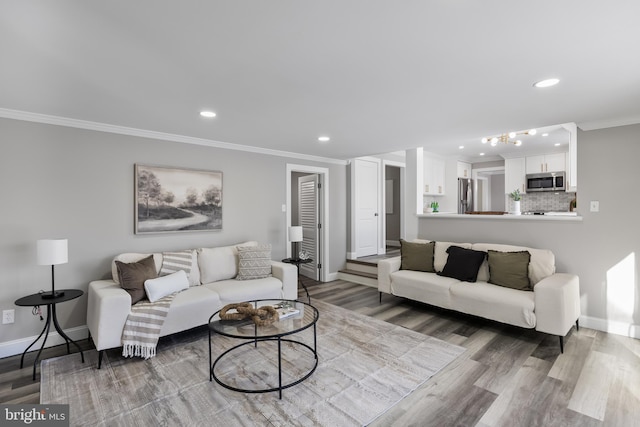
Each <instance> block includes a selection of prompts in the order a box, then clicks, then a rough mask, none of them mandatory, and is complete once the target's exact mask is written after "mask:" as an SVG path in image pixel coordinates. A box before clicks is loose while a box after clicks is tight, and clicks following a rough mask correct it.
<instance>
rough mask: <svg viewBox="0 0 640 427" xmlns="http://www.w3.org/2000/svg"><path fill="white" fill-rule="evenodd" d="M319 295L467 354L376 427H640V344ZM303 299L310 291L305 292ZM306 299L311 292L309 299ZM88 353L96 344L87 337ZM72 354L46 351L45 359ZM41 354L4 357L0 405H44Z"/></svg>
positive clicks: (344, 285) (343, 285) (316, 293)
mask: <svg viewBox="0 0 640 427" xmlns="http://www.w3.org/2000/svg"><path fill="white" fill-rule="evenodd" d="M305 284H306V285H307V287H308V289H309V292H310V294H311V298H312V302H313V299H320V300H323V301H326V302H328V303H331V304H335V305H338V306H341V307H344V308H347V309H350V310H353V311H356V312H359V313H362V314H365V315H368V316H372V317H375V318H378V319H382V320H385V321H387V322H391V323H394V324H397V325H401V326H404V327H406V328H409V329H412V330H415V331H419V332H422V333H425V334H428V335H431V336H433V337H436V338H439V339H442V340H444V341H447V342H450V343H454V344H457V345H460V346H462V347H465V348H466V349H467V351H466V352H465V353H464V354H462V356H460V357H459V358H458V359H456V360H455V361H454V362H453V363H451V364H450V365H449V366H447V367H446V368H445V369H443V370H442V371H441V372H439V373H438V374H436V375H435V376H434V377H433V378H431V379H430V380H429V381H427V382H426V383H425V384H423V386H421V387H420V388H419V389H418V390H416V391H414V392H413V393H411V394H410V395H409V396H407V397H406V398H405V399H404V400H403V401H402V402H400V403H399V404H398V405H396V407H394V408H392V409H391V410H390V411H388V412H387V413H386V414H384V415H383V416H382V417H381V418H379V419H378V420H376V422H374V424H373V425H374V426H420V427H422V426H438V427H440V426H479V427H487V426H510V427H511V426H545V427H546V426H607V427H608V426H640V341H638V340H634V339H631V338H625V337H621V336H618V335H612V334H607V333H604V332H599V331H594V330H590V329H585V328H580V331H576V330H575V328H574V329H573V330H572V331H571V333H570V334H569V336H568V337H567V338H566V339H565V352H564V354H562V355H561V354H560V349H559V344H558V339H557V337H552V336H548V335H546V334H541V333H538V332H535V331H532V330H526V329H522V328H516V327H510V326H506V325H502V324H499V323H495V322H491V321H488V320H483V319H480V318H477V317H472V316H466V315H461V314H457V313H454V312H449V311H446V310H441V309H438V308H434V307H430V306H426V305H423V304H419V303H415V302H411V301H408V300H405V299H402V298H396V297H393V296H389V295H384V296H383V298H382V304H380V303H379V302H378V301H379V300H378V292H377V290H376V289H373V288H370V287H367V286H362V285H357V284H353V283H349V282H345V281H340V280H338V281H334V282H330V283H317V282H313V281H312V280H309V279H305ZM300 296H301V298H302V293H301V295H300ZM305 297H306V295H305ZM79 344H80V345H81V347H82V348H83V349H89V348H91V347H92V345H91V344H90V343H89V342H88V341H87V340H83V341H80V342H79ZM65 353H66V347H64V346H58V347H53V348H50V349H46V350H45V352H44V354H43V357H55V356H58V355H61V354H65ZM33 357H35V354H30V355H27V358H26V363H27V366H26V367H25V368H23V369H18V367H19V364H20V356H12V357H8V358H5V359H0V403H38V402H39V398H40V376H39V373H38V375H37V377H36V381H35V382H34V381H32V380H31V373H32V371H31V369H32V365H29V361H31V363H32V361H33Z"/></svg>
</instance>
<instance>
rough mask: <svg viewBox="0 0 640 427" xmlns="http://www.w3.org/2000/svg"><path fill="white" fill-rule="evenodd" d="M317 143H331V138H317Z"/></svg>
mask: <svg viewBox="0 0 640 427" xmlns="http://www.w3.org/2000/svg"><path fill="white" fill-rule="evenodd" d="M318 141H320V142H329V141H331V138H329V137H328V136H319V137H318Z"/></svg>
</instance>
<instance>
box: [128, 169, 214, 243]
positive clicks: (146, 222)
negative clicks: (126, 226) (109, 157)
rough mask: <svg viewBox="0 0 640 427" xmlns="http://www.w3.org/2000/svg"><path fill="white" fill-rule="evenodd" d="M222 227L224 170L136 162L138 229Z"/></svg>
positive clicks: (171, 229) (142, 231)
mask: <svg viewBox="0 0 640 427" xmlns="http://www.w3.org/2000/svg"><path fill="white" fill-rule="evenodd" d="M218 230H222V172H219V171H207V170H198V169H176V168H169V167H163V166H146V165H139V164H136V165H135V233H136V234H144V233H169V232H176V231H218Z"/></svg>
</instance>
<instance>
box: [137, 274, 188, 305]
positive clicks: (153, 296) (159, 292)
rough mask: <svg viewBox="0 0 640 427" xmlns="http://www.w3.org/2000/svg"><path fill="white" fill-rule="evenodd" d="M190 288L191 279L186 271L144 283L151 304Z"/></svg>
mask: <svg viewBox="0 0 640 427" xmlns="http://www.w3.org/2000/svg"><path fill="white" fill-rule="evenodd" d="M188 287H189V278H188V277H187V273H185V271H184V270H178V271H176V272H175V273H171V274H167V275H166V276H162V277H158V278H157V279H147V280H145V281H144V291H145V293H146V294H147V299H148V300H149V301H151V302H155V301H158V300H159V299H160V298H163V297H166V296H167V295H171V294H172V293H174V292H179V291H182V290H184V289H187V288H188Z"/></svg>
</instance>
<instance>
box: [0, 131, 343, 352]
mask: <svg viewBox="0 0 640 427" xmlns="http://www.w3.org/2000/svg"><path fill="white" fill-rule="evenodd" d="M0 144H1V147H2V151H1V153H2V154H1V157H0V201H1V203H2V221H0V271H2V274H0V289H2V293H1V294H0V309H10V308H15V310H16V322H15V324H13V325H1V324H0V344H2V343H6V342H8V341H11V340H17V339H20V338H26V337H32V336H34V335H37V334H38V333H39V332H40V330H41V328H42V326H43V325H42V323H41V322H40V321H39V319H37V318H36V317H34V316H32V315H31V310H30V309H29V308H19V307H16V306H15V305H14V304H13V302H14V301H15V300H16V299H18V298H20V297H22V296H24V295H28V294H32V293H35V292H38V291H39V290H47V289H49V288H50V286H51V277H50V276H51V274H50V268H49V267H45V266H38V265H36V258H35V245H36V240H38V239H43V238H67V239H69V263H67V264H64V265H59V266H57V267H56V288H77V289H81V290H84V291H86V290H87V285H88V283H89V282H90V281H92V280H96V279H100V278H105V277H108V276H109V272H110V262H111V259H112V258H113V256H114V255H116V254H118V253H122V252H136V251H137V252H152V251H163V250H172V249H186V248H197V247H211V246H220V245H227V244H234V243H238V242H242V241H246V240H257V241H260V242H264V243H270V244H271V245H273V252H272V258H273V259H281V258H284V257H285V248H286V246H285V245H286V244H287V242H286V230H285V227H286V217H285V213H283V212H282V209H281V206H282V205H283V204H285V203H286V188H285V186H286V164H287V163H294V164H308V165H312V166H319V167H325V168H328V169H329V177H330V179H329V184H330V188H329V191H330V195H331V205H330V209H331V214H332V216H331V223H330V227H331V234H330V242H329V244H330V248H331V250H330V259H329V260H328V268H329V271H330V272H336V271H337V270H339V269H340V268H342V267H343V265H344V261H345V253H346V235H347V234H346V233H347V229H346V218H347V214H346V212H347V211H346V209H347V207H346V204H347V199H346V186H347V181H346V166H344V165H340V164H332V163H319V162H311V161H305V160H301V159H292V158H285V157H278V156H269V155H262V154H256V153H248V152H242V151H235V150H225V149H218V148H211V147H204V146H197V145H188V144H182V143H174V142H166V141H158V140H152V139H146V138H140V137H132V136H124V135H117V134H111V133H103V132H96V131H89V130H82V129H75V128H67V127H62V126H54V125H45V124H37V123H30V122H24V121H17V120H9V119H0ZM135 163H142V164H149V165H165V166H171V167H185V168H197V169H207V170H219V171H222V172H223V230H222V231H219V232H192V233H173V234H153V235H135V234H134V233H133V215H134V206H133V191H134V190H133V188H134V182H133V179H134V164H135ZM58 315H59V319H60V324H61V326H62V327H63V328H65V329H67V328H73V327H78V326H82V325H85V323H86V320H85V319H86V295H85V296H83V297H82V298H80V299H78V300H76V301H72V302H68V303H64V305H61V306H60V307H59V309H58Z"/></svg>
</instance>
